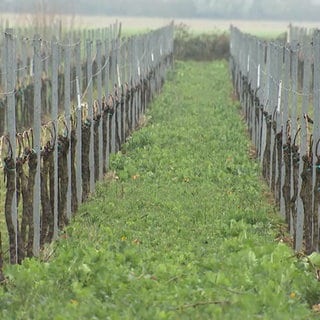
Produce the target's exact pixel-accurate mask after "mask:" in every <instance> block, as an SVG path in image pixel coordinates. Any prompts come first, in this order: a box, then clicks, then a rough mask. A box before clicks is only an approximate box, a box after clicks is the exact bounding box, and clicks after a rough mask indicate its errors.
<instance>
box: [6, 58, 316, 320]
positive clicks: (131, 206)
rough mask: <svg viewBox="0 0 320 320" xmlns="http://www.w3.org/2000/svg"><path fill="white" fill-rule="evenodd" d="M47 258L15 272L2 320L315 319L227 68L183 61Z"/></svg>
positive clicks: (312, 299)
mask: <svg viewBox="0 0 320 320" xmlns="http://www.w3.org/2000/svg"><path fill="white" fill-rule="evenodd" d="M171 77H172V79H174V81H172V79H171V81H169V82H168V83H167V84H166V86H165V89H164V92H163V94H162V95H161V97H159V98H158V99H157V101H156V102H155V103H154V104H153V106H152V110H151V111H150V112H149V115H148V116H149V122H148V125H147V126H146V127H144V128H143V129H141V130H140V131H139V132H137V133H135V134H134V135H133V137H132V138H131V139H130V140H129V141H128V143H127V144H126V145H125V146H124V148H123V153H122V154H118V155H116V156H114V157H113V159H112V169H113V170H114V171H115V175H113V176H112V175H109V177H108V181H107V183H106V184H104V185H103V186H100V187H99V188H98V190H97V194H96V195H95V197H94V198H93V199H92V200H91V201H90V202H89V203H87V204H85V205H83V206H82V208H81V210H80V212H79V214H78V215H77V218H76V219H75V221H74V222H73V224H72V225H71V226H70V227H68V228H67V230H66V233H65V234H63V235H62V236H61V239H60V240H59V241H58V242H57V243H56V244H55V245H52V246H50V247H48V248H47V249H46V250H45V254H44V259H47V258H48V257H49V256H51V258H50V259H48V261H47V262H45V263H40V262H38V261H36V260H27V261H25V262H24V264H23V265H22V266H18V267H7V269H6V270H5V271H6V274H7V275H8V278H9V280H8V282H7V285H6V286H5V287H4V288H2V289H1V291H0V318H1V319H192V320H194V319H223V320H226V319H230V320H234V319H273V320H275V319H281V320H285V319H299V320H300V319H310V318H311V317H312V312H311V311H310V307H309V306H308V303H309V304H314V303H318V302H319V301H317V300H318V299H319V293H317V286H318V283H317V282H316V281H315V279H314V276H313V274H311V273H309V272H307V271H306V269H305V266H304V265H303V263H301V262H299V261H296V259H295V258H292V255H293V253H292V251H291V250H290V249H289V248H288V247H287V246H286V245H285V244H282V243H279V242H277V241H275V238H276V236H277V235H276V230H277V229H278V228H277V226H276V225H277V224H278V223H279V220H278V218H277V217H276V215H275V213H274V210H273V208H272V206H271V205H270V203H268V201H267V200H266V198H265V197H264V196H263V194H264V193H265V189H264V187H263V185H262V183H261V181H260V178H259V176H260V174H259V172H260V168H259V166H258V165H257V164H256V163H255V162H253V161H250V160H249V157H248V150H249V146H250V145H249V142H248V140H247V137H246V133H245V127H244V124H243V123H242V122H241V119H240V117H239V113H238V110H237V107H236V106H235V105H234V104H233V102H232V101H231V99H230V98H229V96H230V92H231V87H230V84H229V78H228V67H227V64H226V63H223V62H215V63H210V64H208V63H179V64H178V66H177V68H176V72H175V74H174V75H172V76H171Z"/></svg>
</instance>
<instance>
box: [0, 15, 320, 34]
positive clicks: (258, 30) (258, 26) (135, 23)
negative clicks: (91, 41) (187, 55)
mask: <svg viewBox="0 0 320 320" xmlns="http://www.w3.org/2000/svg"><path fill="white" fill-rule="evenodd" d="M40 20H43V18H42V17H39V16H32V15H22V16H21V15H15V14H0V21H2V25H5V24H7V25H8V23H9V25H10V26H15V25H19V26H25V25H30V24H32V22H33V21H40ZM44 20H45V21H47V22H48V23H49V24H51V23H52V21H58V20H62V22H63V24H64V25H65V26H66V27H70V26H76V27H80V28H99V27H105V26H108V25H110V24H112V23H114V22H115V21H116V20H118V21H121V22H122V23H123V27H124V29H125V30H127V31H128V30H131V31H141V30H149V29H155V28H159V27H161V26H164V25H166V24H168V23H169V22H170V21H172V20H174V21H175V23H176V24H180V23H183V24H186V25H188V26H189V27H190V29H192V30H194V31H195V32H209V31H213V30H219V31H227V30H228V29H229V26H230V25H231V24H232V25H234V26H237V27H239V28H240V29H241V30H243V31H246V32H250V33H253V34H256V35H276V34H280V33H282V32H285V31H286V30H287V27H288V25H289V22H288V21H250V20H210V19H174V18H172V19H169V18H148V17H145V18H144V17H113V16H70V15H57V16H47V17H46V18H45V19H44ZM293 23H294V24H295V25H297V26H303V27H307V28H314V27H318V28H319V27H320V23H316V22H293Z"/></svg>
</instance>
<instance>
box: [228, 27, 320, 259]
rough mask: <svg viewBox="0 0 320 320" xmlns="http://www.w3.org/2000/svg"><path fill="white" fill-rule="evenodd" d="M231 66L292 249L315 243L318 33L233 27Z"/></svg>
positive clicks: (318, 218) (319, 211)
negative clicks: (279, 36) (270, 36)
mask: <svg viewBox="0 0 320 320" xmlns="http://www.w3.org/2000/svg"><path fill="white" fill-rule="evenodd" d="M230 48H231V60H230V70H231V74H232V79H233V85H234V90H235V93H236V94H237V96H238V98H239V99H240V102H241V105H242V108H243V113H244V115H245V118H246V121H247V124H248V128H249V133H250V135H251V138H252V141H253V143H254V146H255V148H256V153H257V157H258V159H259V160H260V162H261V165H262V170H263V176H264V178H265V179H266V181H267V182H268V184H269V186H270V188H271V190H272V192H273V194H274V196H275V200H276V203H277V205H278V207H279V210H280V212H281V214H282V215H283V217H284V218H285V220H286V222H287V224H288V229H289V231H290V233H291V235H292V238H293V241H294V247H295V249H296V250H297V251H300V250H304V251H305V252H307V253H311V252H313V251H318V250H319V244H320V232H319V227H320V170H319V168H320V146H319V142H320V32H319V31H318V30H306V29H303V28H297V27H293V26H290V28H289V32H288V37H287V40H286V41H283V40H277V41H266V40H263V39H259V38H257V37H254V36H252V35H249V34H245V33H242V32H241V31H240V30H238V29H237V28H234V27H232V28H231V43H230Z"/></svg>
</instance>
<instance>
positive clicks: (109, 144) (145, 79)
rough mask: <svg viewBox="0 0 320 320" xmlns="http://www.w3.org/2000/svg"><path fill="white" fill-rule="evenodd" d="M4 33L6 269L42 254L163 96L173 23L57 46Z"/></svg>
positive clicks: (1, 101) (0, 192) (1, 124)
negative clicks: (149, 108)
mask: <svg viewBox="0 0 320 320" xmlns="http://www.w3.org/2000/svg"><path fill="white" fill-rule="evenodd" d="M2 36H3V38H2V41H3V46H2V48H3V49H2V50H1V61H0V66H1V89H0V135H2V136H1V138H0V143H1V145H0V152H1V154H0V157H1V160H2V163H3V171H4V179H5V184H4V185H3V186H2V187H0V205H1V206H2V207H3V208H4V210H3V211H4V216H5V222H4V221H3V223H2V225H6V228H2V229H1V234H2V242H3V247H4V251H5V252H6V248H8V249H7V250H8V251H7V252H8V253H9V254H8V255H6V254H5V252H2V254H1V261H0V264H2V263H3V260H4V259H5V258H6V257H7V256H8V258H9V260H10V263H20V262H21V261H22V260H23V259H24V258H25V257H30V256H38V255H39V253H40V250H41V248H42V247H43V246H44V245H45V244H46V243H49V242H51V241H52V240H54V239H56V238H57V237H58V235H59V232H60V231H61V230H62V229H63V227H64V226H65V225H66V224H67V223H68V222H69V220H70V219H71V217H72V215H73V214H74V213H75V212H76V210H77V207H78V206H79V204H80V203H81V202H83V201H85V200H86V199H87V198H88V196H89V195H90V193H92V192H94V190H95V183H96V181H97V180H99V179H100V180H101V179H102V178H103V177H104V174H105V173H106V172H107V170H108V165H109V158H110V154H112V153H115V152H117V151H118V150H119V149H120V146H121V144H122V143H123V142H124V141H125V140H126V138H127V137H128V135H130V133H131V132H132V131H133V130H134V129H135V128H136V127H137V126H138V125H139V121H140V118H141V116H142V114H143V113H144V112H145V110H146V108H147V106H148V104H149V103H150V101H151V100H152V98H153V96H154V95H155V94H156V93H158V92H159V91H160V90H161V87H162V85H163V82H164V80H165V76H166V71H167V70H168V68H170V67H171V65H172V59H173V56H172V54H173V25H172V24H170V25H168V26H165V27H163V28H161V29H158V30H154V31H151V32H149V33H146V34H143V35H136V36H132V37H122V36H121V24H118V23H115V24H114V25H111V26H110V27H108V28H106V29H103V30H91V31H90V32H86V33H84V34H81V33H79V34H76V33H72V36H71V33H65V34H63V37H62V38H60V37H61V34H60V37H59V38H58V39H57V38H55V37H54V36H53V37H52V39H50V40H48V39H44V38H43V37H42V36H40V35H35V36H33V37H30V36H25V35H21V34H20V33H19V32H17V31H15V30H13V29H6V30H5V31H4V32H3V34H2ZM6 239H8V241H6ZM6 243H8V244H9V245H8V246H7V245H6Z"/></svg>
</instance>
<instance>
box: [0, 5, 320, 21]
mask: <svg viewBox="0 0 320 320" xmlns="http://www.w3.org/2000/svg"><path fill="white" fill-rule="evenodd" d="M0 11H1V13H6V12H8V13H48V14H68V15H70V14H71V15H79V14H81V15H100V16H101V15H108V16H143V17H168V18H208V19H246V20H257V19H263V20H291V21H319V20H320V18H319V17H320V0H67V1H66V0H23V1H22V0H0Z"/></svg>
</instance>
